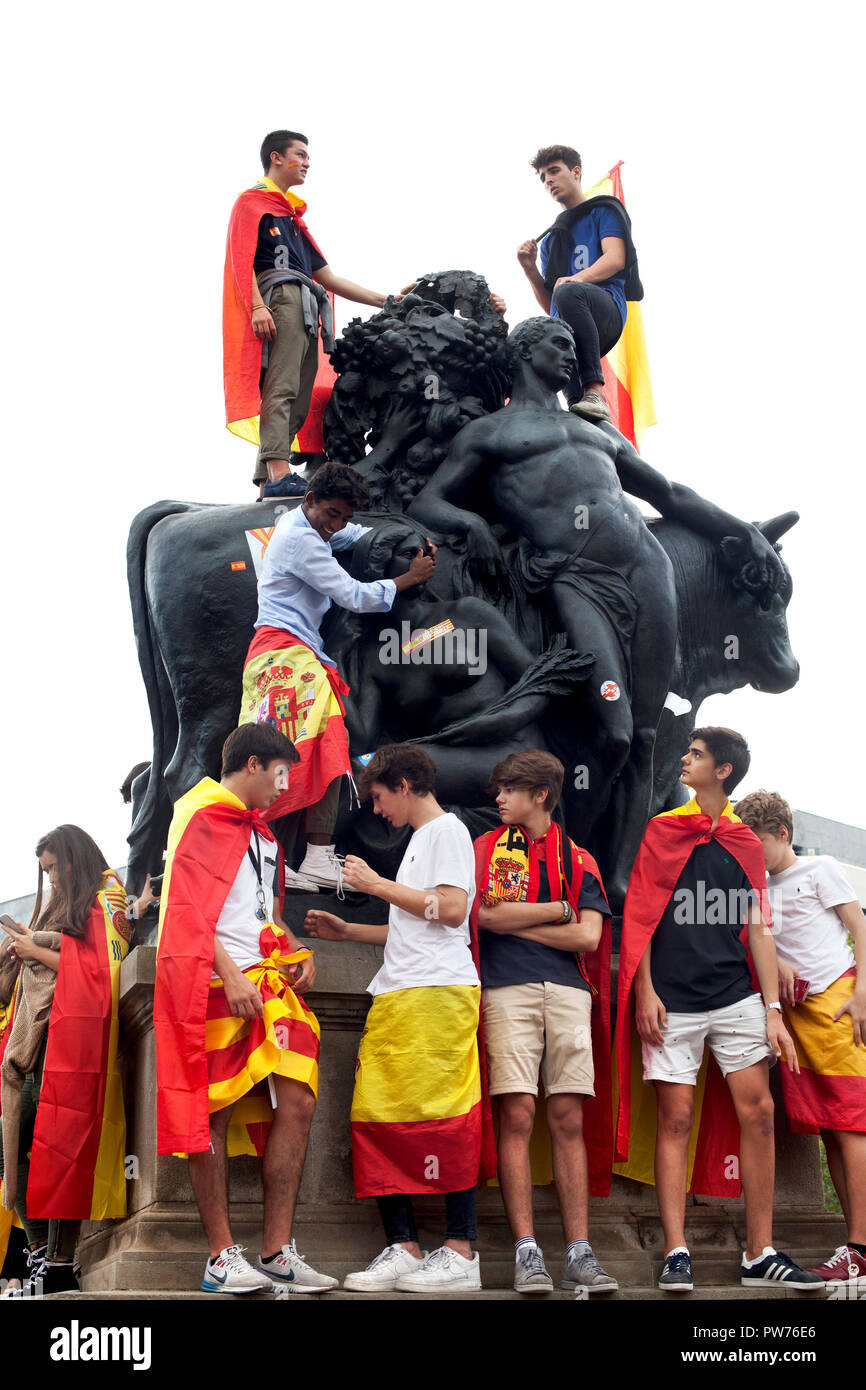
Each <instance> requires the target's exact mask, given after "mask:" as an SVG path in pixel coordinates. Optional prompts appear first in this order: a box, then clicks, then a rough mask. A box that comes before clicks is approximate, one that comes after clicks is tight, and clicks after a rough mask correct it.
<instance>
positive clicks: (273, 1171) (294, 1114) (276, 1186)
mask: <svg viewBox="0 0 866 1390" xmlns="http://www.w3.org/2000/svg"><path fill="white" fill-rule="evenodd" d="M271 1080H272V1081H273V1083H274V1091H275V1094H276V1098H277V1108H276V1110H275V1111H274V1112H273V1118H272V1121H271V1129H270V1133H269V1134H268V1141H267V1144H266V1145H265V1152H264V1154H263V1156H262V1186H263V1188H264V1199H265V1220H264V1229H263V1231H262V1258H263V1259H266V1260H269V1259H270V1258H271V1256H272V1255H276V1254H277V1252H278V1251H279V1250H281V1249H282V1247H283V1246H284V1245H288V1244H289V1241H290V1240H291V1239H292V1223H293V1221H294V1219H295V1203H296V1202H297V1199H298V1188H299V1187H300V1185H301V1174H302V1173H303V1171H304V1159H305V1158H306V1156H307V1140H308V1138H309V1134H310V1124H311V1122H312V1119H313V1111H314V1110H315V1108H316V1100H315V1097H314V1095H313V1093H312V1091H311V1090H310V1088H309V1086H305V1085H304V1084H303V1083H302V1082H300V1081H292V1080H291V1078H290V1077H286V1076H272V1077H271Z"/></svg>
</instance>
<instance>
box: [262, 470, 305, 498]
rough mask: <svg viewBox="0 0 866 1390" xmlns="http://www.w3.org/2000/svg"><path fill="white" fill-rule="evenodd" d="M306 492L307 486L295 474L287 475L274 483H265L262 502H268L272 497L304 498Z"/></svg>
mask: <svg viewBox="0 0 866 1390" xmlns="http://www.w3.org/2000/svg"><path fill="white" fill-rule="evenodd" d="M308 490H309V489H308V487H307V484H306V483H305V482H304V480H303V478H301V477H300V476H299V475H298V474H297V473H287V474H286V475H285V477H284V478H278V479H277V481H276V482H275V483H270V482H269V483H265V485H264V488H263V489H262V501H263V502H266V501H270V499H271V498H272V497H306V495H307V492H308Z"/></svg>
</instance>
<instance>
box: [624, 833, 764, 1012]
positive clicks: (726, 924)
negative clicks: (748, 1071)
mask: <svg viewBox="0 0 866 1390" xmlns="http://www.w3.org/2000/svg"><path fill="white" fill-rule="evenodd" d="M754 901H755V894H754V891H753V889H752V886H751V884H750V883H749V880H748V878H747V877H746V874H745V872H744V871H743V869H741V867H740V865H739V864H738V863H737V861H736V859H734V857H733V855H731V854H729V853H728V851H727V850H726V849H723V848H722V846H721V845H720V844H719V842H718V840H710V841H709V843H708V844H704V845H695V848H694V849H693V850H692V852H691V854H690V855H689V859H688V862H687V863H686V865H685V868H684V869H683V871H682V873H681V874H680V876H679V879H678V880H677V886H676V888H675V889H674V891H673V893H672V894H671V899H670V902H669V903H668V905H667V907H666V908H665V911H664V915H663V917H662V919H661V921H660V922H659V924H658V926H657V927H656V929H655V933H654V934H653V938H652V945H651V948H650V972H651V974H652V982H653V989H654V990H655V992H656V994H657V995H658V996H659V998H660V999H661V1001H662V1003H663V1004H664V1006H665V1008H666V1009H669V1010H671V1011H672V1012H673V1013H684V1014H695V1013H705V1012H706V1011H707V1010H709V1009H724V1008H726V1007H727V1006H728V1005H729V1004H738V1003H739V1002H740V1000H741V999H748V997H749V995H750V994H754V992H755V991H754V989H753V988H752V980H751V976H750V974H749V967H748V964H747V962H746V948H745V946H744V944H743V942H742V941H741V940H740V933H741V931H742V930H743V927H744V926H745V924H746V921H747V918H748V911H749V905H750V903H751V902H754Z"/></svg>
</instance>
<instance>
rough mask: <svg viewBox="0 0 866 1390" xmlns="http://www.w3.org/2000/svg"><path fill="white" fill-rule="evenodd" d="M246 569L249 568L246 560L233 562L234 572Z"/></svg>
mask: <svg viewBox="0 0 866 1390" xmlns="http://www.w3.org/2000/svg"><path fill="white" fill-rule="evenodd" d="M246 567H247V562H246V560H232V569H233V570H245V569H246Z"/></svg>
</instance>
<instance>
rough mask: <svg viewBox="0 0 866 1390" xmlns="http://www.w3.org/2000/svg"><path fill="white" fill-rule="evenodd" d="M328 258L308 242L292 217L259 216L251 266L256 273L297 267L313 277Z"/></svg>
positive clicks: (295, 268) (270, 214)
mask: <svg viewBox="0 0 866 1390" xmlns="http://www.w3.org/2000/svg"><path fill="white" fill-rule="evenodd" d="M323 265H327V261H325V260H323V259H322V257H321V256H320V255H319V253H318V251H316V250H314V248H313V247H312V246H311V245H310V243H309V242H308V241H307V238H306V237H305V236H304V234H303V232H302V231H301V230H300V228H299V227H298V225H297V223H296V222H295V220H294V218H292V217H274V216H273V214H272V213H267V214H266V215H265V216H264V217H262V218H260V219H259V239H258V242H257V243H256V255H255V260H254V261H253V269H254V270H255V273H256V275H259V274H260V273H261V272H262V271H263V270H300V271H301V272H302V274H304V275H309V276H312V274H313V271H314V270H321V268H322V266H323Z"/></svg>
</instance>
